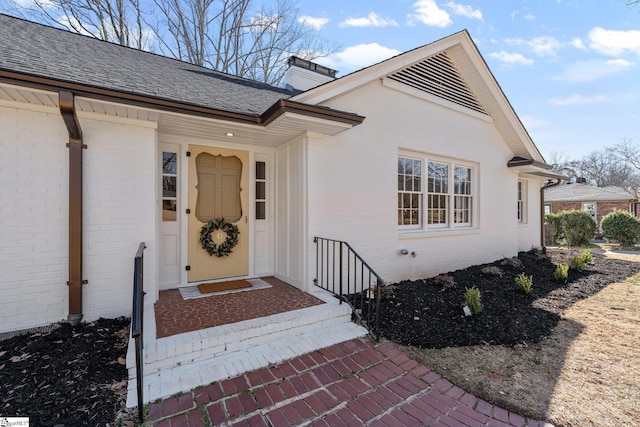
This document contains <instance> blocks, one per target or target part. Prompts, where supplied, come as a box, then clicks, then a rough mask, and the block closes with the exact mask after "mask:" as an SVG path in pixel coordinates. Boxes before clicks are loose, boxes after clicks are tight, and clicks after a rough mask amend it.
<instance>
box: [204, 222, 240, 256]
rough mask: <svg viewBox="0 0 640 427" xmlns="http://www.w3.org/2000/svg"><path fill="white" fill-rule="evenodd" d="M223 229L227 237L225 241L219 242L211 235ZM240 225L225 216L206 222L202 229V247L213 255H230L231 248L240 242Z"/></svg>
mask: <svg viewBox="0 0 640 427" xmlns="http://www.w3.org/2000/svg"><path fill="white" fill-rule="evenodd" d="M218 230H220V231H222V232H224V233H226V235H227V238H226V239H225V240H224V242H222V243H220V244H218V243H216V242H214V241H213V239H212V238H211V235H212V234H213V233H214V232H216V231H218ZM238 234H240V232H239V231H238V226H236V225H235V224H232V223H230V222H229V221H227V220H225V219H224V218H219V219H212V220H211V221H209V222H207V223H205V224H204V225H203V226H202V228H201V229H200V243H201V244H202V249H204V250H205V251H207V253H208V254H209V255H210V256H212V255H215V256H217V257H219V258H221V257H223V256H229V254H230V253H231V250H232V249H233V248H234V247H235V246H236V245H237V244H238Z"/></svg>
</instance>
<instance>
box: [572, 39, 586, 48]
mask: <svg viewBox="0 0 640 427" xmlns="http://www.w3.org/2000/svg"><path fill="white" fill-rule="evenodd" d="M571 46H573V47H575V48H576V49H581V50H585V49H586V48H587V47H586V46H585V45H584V42H583V41H582V39H580V38H578V37H576V38H574V39H573V40H571Z"/></svg>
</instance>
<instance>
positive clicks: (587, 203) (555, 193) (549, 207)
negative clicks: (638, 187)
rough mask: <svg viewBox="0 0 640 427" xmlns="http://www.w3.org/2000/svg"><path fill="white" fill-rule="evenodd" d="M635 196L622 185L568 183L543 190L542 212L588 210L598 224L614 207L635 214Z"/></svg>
mask: <svg viewBox="0 0 640 427" xmlns="http://www.w3.org/2000/svg"><path fill="white" fill-rule="evenodd" d="M636 202H637V198H636V197H635V196H634V195H633V194H631V193H630V192H629V191H627V190H625V189H624V188H622V187H616V186H609V187H595V186H593V185H589V184H586V183H581V182H580V183H569V184H564V185H559V186H555V187H549V188H546V189H545V190H544V212H545V213H550V212H553V213H558V212H560V211H564V210H571V209H575V210H584V211H587V212H589V213H590V214H591V215H592V216H593V219H595V220H596V224H598V226H599V225H600V223H601V222H602V218H604V216H605V215H607V214H608V213H610V212H613V210H614V209H618V210H623V211H628V212H631V213H632V214H634V215H636V209H635V208H636Z"/></svg>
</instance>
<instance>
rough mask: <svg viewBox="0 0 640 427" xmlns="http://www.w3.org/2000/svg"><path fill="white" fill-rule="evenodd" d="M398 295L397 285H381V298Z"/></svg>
mask: <svg viewBox="0 0 640 427" xmlns="http://www.w3.org/2000/svg"><path fill="white" fill-rule="evenodd" d="M395 295H396V286H395V285H383V286H380V299H381V300H383V299H388V298H393V297H394V296H395Z"/></svg>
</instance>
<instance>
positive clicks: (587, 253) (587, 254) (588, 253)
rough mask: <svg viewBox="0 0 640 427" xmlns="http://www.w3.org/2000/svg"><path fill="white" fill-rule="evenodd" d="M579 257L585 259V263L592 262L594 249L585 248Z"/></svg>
mask: <svg viewBox="0 0 640 427" xmlns="http://www.w3.org/2000/svg"><path fill="white" fill-rule="evenodd" d="M578 257H579V258H580V259H581V260H582V261H584V263H585V264H591V263H592V262H593V251H592V250H591V249H584V250H583V251H582V252H580V255H578Z"/></svg>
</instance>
